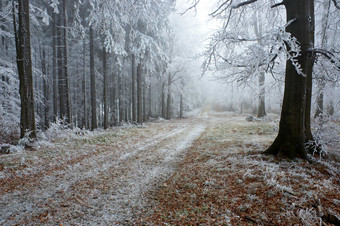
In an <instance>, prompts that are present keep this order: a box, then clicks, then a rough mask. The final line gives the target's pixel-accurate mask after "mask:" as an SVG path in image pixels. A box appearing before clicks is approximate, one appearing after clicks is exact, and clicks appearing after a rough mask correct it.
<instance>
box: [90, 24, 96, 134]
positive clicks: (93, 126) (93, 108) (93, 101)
mask: <svg viewBox="0 0 340 226" xmlns="http://www.w3.org/2000/svg"><path fill="white" fill-rule="evenodd" d="M90 74H91V75H90V76H91V113H92V114H91V122H92V123H91V130H94V129H96V128H97V103H96V77H95V71H94V40H93V29H92V27H90Z"/></svg>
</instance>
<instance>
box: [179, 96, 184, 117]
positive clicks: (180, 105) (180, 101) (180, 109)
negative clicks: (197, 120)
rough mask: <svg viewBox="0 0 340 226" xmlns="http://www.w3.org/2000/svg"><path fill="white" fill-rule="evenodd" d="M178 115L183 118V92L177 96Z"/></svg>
mask: <svg viewBox="0 0 340 226" xmlns="http://www.w3.org/2000/svg"><path fill="white" fill-rule="evenodd" d="M179 117H180V118H183V94H182V93H181V94H180V97H179Z"/></svg>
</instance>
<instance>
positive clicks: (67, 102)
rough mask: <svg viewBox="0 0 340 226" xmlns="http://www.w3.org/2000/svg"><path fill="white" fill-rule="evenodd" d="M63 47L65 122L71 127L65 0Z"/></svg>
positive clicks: (64, 9) (64, 4)
mask: <svg viewBox="0 0 340 226" xmlns="http://www.w3.org/2000/svg"><path fill="white" fill-rule="evenodd" d="M63 33H64V34H63V49H64V79H65V81H64V90H63V91H64V92H65V101H66V122H67V123H68V125H69V126H70V127H71V128H72V127H73V126H72V112H71V109H72V108H71V97H70V88H69V76H68V56H67V14H66V0H63Z"/></svg>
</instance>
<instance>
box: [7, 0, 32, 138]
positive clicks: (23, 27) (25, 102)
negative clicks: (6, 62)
mask: <svg viewBox="0 0 340 226" xmlns="http://www.w3.org/2000/svg"><path fill="white" fill-rule="evenodd" d="M18 6H19V7H18V10H19V11H18V14H19V15H18V18H19V21H18V30H17V27H16V25H17V24H16V18H15V8H14V6H13V22H14V33H15V43H16V52H17V66H18V73H19V81H20V85H19V92H20V99H21V115H20V136H21V138H22V137H24V136H25V133H26V132H30V135H29V136H30V137H31V138H35V137H36V126H35V111H34V92H33V73H32V58H31V40H30V16H29V15H30V13H29V0H19V1H18Z"/></svg>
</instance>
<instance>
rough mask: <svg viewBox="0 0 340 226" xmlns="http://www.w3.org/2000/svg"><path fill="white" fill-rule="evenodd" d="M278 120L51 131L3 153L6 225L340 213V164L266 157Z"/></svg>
mask: <svg viewBox="0 0 340 226" xmlns="http://www.w3.org/2000/svg"><path fill="white" fill-rule="evenodd" d="M277 124H278V120H277V116H271V117H268V118H267V120H263V121H254V122H247V121H246V120H245V116H244V115H237V114H231V113H229V114H208V113H204V114H201V115H200V116H198V117H192V118H187V119H178V120H171V121H157V122H152V123H146V124H144V125H143V126H124V127H118V128H113V129H110V130H107V131H96V132H88V133H83V132H81V131H79V130H65V131H62V132H61V131H60V130H59V129H56V128H53V127H52V128H51V129H50V130H49V131H47V132H46V133H45V134H44V135H43V136H41V137H40V140H39V142H37V143H36V144H35V146H34V147H33V150H31V151H23V152H17V153H12V154H9V155H1V156H0V185H1V187H0V209H1V212H0V224H2V225H13V224H14V225H15V224H18V225H22V224H28V225H31V224H46V225H50V224H82V225H96V224H104V225H110V224H111V225H112V224H133V223H135V224H164V223H170V224H183V223H187V224H195V223H203V224H204V223H205V224H239V223H241V224H248V223H249V224H253V223H254V224H305V225H311V224H318V223H320V222H321V216H322V215H326V214H328V215H334V216H336V215H339V214H340V209H339V206H340V205H339V204H340V200H339V194H340V193H339V191H340V190H339V188H340V187H339V166H340V164H339V161H338V160H337V159H336V157H334V156H333V157H332V158H328V159H320V158H313V159H312V161H310V162H307V161H304V160H295V161H291V160H282V159H280V161H279V160H278V159H277V158H274V157H272V156H264V155H262V154H261V152H262V151H263V150H264V149H265V148H266V147H268V145H270V143H271V142H272V141H273V140H274V138H275V136H276V134H277V128H278V126H277ZM338 135H339V134H338ZM338 150H339V147H333V150H330V151H331V152H333V153H335V155H336V153H337V152H338ZM318 208H319V209H318ZM320 208H321V212H322V213H320ZM323 224H325V222H323Z"/></svg>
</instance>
